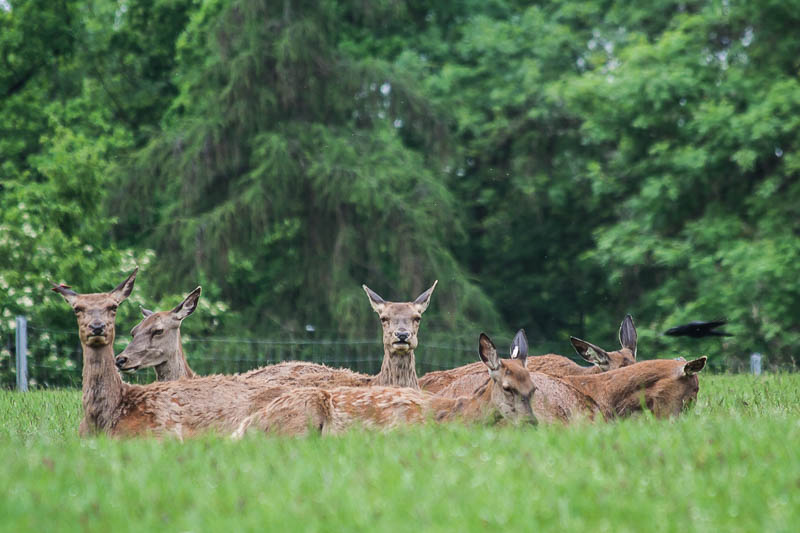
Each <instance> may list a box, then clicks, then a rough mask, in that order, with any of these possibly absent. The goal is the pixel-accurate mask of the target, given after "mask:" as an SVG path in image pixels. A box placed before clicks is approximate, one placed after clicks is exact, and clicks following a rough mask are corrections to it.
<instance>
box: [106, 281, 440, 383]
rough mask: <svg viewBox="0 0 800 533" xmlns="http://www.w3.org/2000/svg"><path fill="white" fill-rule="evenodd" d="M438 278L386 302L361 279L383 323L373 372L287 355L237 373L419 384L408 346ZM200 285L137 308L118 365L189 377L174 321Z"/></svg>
mask: <svg viewBox="0 0 800 533" xmlns="http://www.w3.org/2000/svg"><path fill="white" fill-rule="evenodd" d="M437 283H438V281H435V282H434V283H433V285H432V286H431V287H430V288H429V289H428V290H427V291H425V292H423V293H422V294H420V295H419V296H418V297H417V299H416V300H414V301H413V302H387V301H385V300H383V298H381V297H380V296H378V295H377V294H376V293H375V292H374V291H372V290H371V289H369V287H367V286H366V285H364V286H363V288H364V291H365V292H366V293H367V296H368V297H369V301H370V305H372V308H373V309H374V310H375V311H376V312H377V313H378V315H379V316H380V318H381V325H382V327H383V352H384V354H383V363H382V365H381V371H380V373H379V374H377V375H376V376H368V375H365V374H359V373H357V372H353V371H352V370H348V369H345V368H330V367H328V366H325V365H321V364H317V363H308V362H303V361H287V362H283V363H278V364H275V365H268V366H264V367H261V368H256V369H254V370H251V371H249V372H246V373H244V374H242V375H241V377H242V378H243V379H250V380H256V381H261V382H268V383H273V384H275V385H292V386H320V387H337V386H346V387H361V386H369V385H382V386H396V387H412V388H415V389H418V388H419V384H418V382H417V372H416V368H415V360H414V349H416V347H417V344H418V340H417V333H418V331H419V323H420V319H421V316H422V313H424V312H425V310H426V309H427V308H428V304H429V303H430V298H431V295H432V294H433V290H434V289H435V288H436V284H437ZM200 292H201V289H200V287H198V288H196V289H195V290H194V291H192V293H190V294H189V295H188V296H187V297H186V299H184V301H183V302H181V303H180V304H179V305H178V306H177V307H176V308H175V309H173V310H171V311H161V312H158V313H153V312H151V311H148V310H146V309H142V313H143V314H144V319H143V320H142V321H141V322H140V323H139V324H137V325H136V326H135V327H134V328H133V330H132V331H131V335H132V336H133V339H132V340H131V342H130V344H128V346H126V347H125V349H124V350H123V351H122V352H121V353H120V354H119V355H118V356H117V360H116V361H117V366H118V367H119V369H120V370H125V371H135V370H137V369H140V368H147V367H151V366H155V367H156V377H157V379H158V380H159V381H166V380H171V379H180V378H182V377H194V376H195V373H194V372H193V371H192V369H191V368H190V367H189V364H188V363H187V361H186V356H185V354H184V352H183V348H182V347H181V343H180V326H181V323H182V321H183V319H184V318H186V317H187V316H188V315H189V314H191V313H192V312H193V311H194V309H195V308H196V306H197V300H198V298H199V297H200Z"/></svg>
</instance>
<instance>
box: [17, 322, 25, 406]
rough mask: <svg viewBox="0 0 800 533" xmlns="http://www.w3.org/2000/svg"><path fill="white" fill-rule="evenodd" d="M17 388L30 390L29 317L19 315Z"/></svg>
mask: <svg viewBox="0 0 800 533" xmlns="http://www.w3.org/2000/svg"><path fill="white" fill-rule="evenodd" d="M16 359H17V389H18V390H20V391H26V390H28V319H26V318H25V317H24V316H18V317H17V357H16Z"/></svg>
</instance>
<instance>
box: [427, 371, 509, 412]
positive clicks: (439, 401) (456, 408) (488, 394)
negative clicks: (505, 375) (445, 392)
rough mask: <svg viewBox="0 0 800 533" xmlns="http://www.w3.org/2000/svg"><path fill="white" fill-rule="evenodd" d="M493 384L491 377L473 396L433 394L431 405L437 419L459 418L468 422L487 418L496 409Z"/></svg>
mask: <svg viewBox="0 0 800 533" xmlns="http://www.w3.org/2000/svg"><path fill="white" fill-rule="evenodd" d="M492 386H493V382H492V380H491V379H490V380H489V381H488V383H486V384H485V385H483V386H482V387H480V388H478V390H476V391H475V393H474V394H473V395H472V396H461V397H459V398H444V397H441V396H433V397H432V398H431V400H430V407H431V410H432V411H433V416H434V418H435V419H436V420H437V421H446V420H454V419H459V420H464V421H466V422H471V421H475V420H484V419H486V418H487V417H488V416H489V415H491V414H492V413H493V411H494V410H493V409H492Z"/></svg>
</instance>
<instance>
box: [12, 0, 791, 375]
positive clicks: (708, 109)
mask: <svg viewBox="0 0 800 533" xmlns="http://www.w3.org/2000/svg"><path fill="white" fill-rule="evenodd" d="M9 6H10V7H9V9H7V10H6V9H0V24H1V25H2V27H1V30H2V31H0V173H1V174H0V229H1V230H2V231H0V313H2V322H0V335H3V340H2V348H0V350H1V351H0V373H2V374H3V375H5V376H7V372H8V369H9V365H10V362H11V360H10V349H9V346H10V343H11V338H10V336H9V334H10V329H9V328H10V326H9V324H8V323H9V321H10V320H11V318H12V317H13V315H14V314H16V313H23V314H27V315H29V316H30V317H31V319H32V322H36V323H40V324H41V323H47V324H51V325H52V326H54V327H57V328H59V329H71V328H73V327H74V326H73V325H71V319H70V318H69V314H68V313H57V312H56V309H57V308H58V305H59V304H60V302H58V301H57V300H56V301H54V299H53V298H52V297H51V296H46V295H45V293H46V291H45V289H46V287H45V286H44V279H45V278H46V277H48V276H49V277H53V278H54V279H57V280H58V281H66V282H69V283H72V284H73V285H74V286H75V287H76V288H77V289H79V290H100V289H103V288H105V287H107V286H109V285H112V284H113V283H116V280H118V279H119V278H120V277H121V276H122V275H123V274H124V273H125V271H127V270H129V269H130V268H131V267H132V266H133V265H134V264H139V265H140V266H142V267H143V269H142V273H141V275H140V279H139V281H138V283H137V291H136V292H135V293H134V294H135V298H139V299H140V300H136V303H139V302H143V303H146V304H147V305H148V307H152V308H159V307H164V308H166V307H168V306H171V305H174V303H175V302H176V301H179V298H180V297H181V296H182V295H183V294H185V293H186V292H188V291H189V290H191V289H192V288H194V287H195V286H196V285H197V284H202V285H203V288H204V297H203V301H205V300H208V304H209V306H208V308H207V309H202V311H203V313H198V315H197V318H194V319H193V321H192V323H191V324H190V323H188V322H187V327H188V328H189V329H190V330H192V331H193V332H195V333H203V334H205V335H208V334H222V333H224V334H226V335H241V336H254V335H260V336H267V335H274V334H276V332H280V334H281V335H285V336H288V337H292V336H302V335H303V334H304V333H302V332H303V326H304V325H305V324H313V325H315V326H316V327H317V330H318V331H320V332H326V334H327V335H330V336H333V335H336V336H347V337H351V338H359V337H360V338H364V337H371V336H373V335H375V333H376V331H377V323H376V321H375V317H374V316H373V314H372V312H371V310H370V308H369V306H368V305H366V301H365V297H364V295H363V293H362V291H361V289H360V285H361V284H362V283H367V284H369V285H370V286H371V287H372V288H373V289H375V290H377V291H378V292H379V293H380V294H382V295H383V296H384V297H386V298H390V299H394V300H403V299H407V298H412V297H414V296H415V295H416V294H418V293H419V292H421V291H422V290H424V289H425V288H427V287H428V286H429V285H430V283H432V282H433V280H434V279H439V280H440V281H441V283H440V285H439V288H438V289H437V292H436V294H435V295H434V300H433V303H432V306H431V309H430V311H428V314H427V315H426V325H425V328H426V335H430V337H429V338H432V339H433V338H437V339H440V338H443V337H448V336H449V337H455V336H457V337H459V338H463V337H465V336H466V337H469V338H471V337H472V336H473V335H474V334H475V333H476V332H477V331H478V330H481V329H483V330H487V331H489V332H493V331H497V332H501V334H502V333H508V332H509V331H511V330H512V328H517V327H525V328H526V329H527V330H528V334H529V336H530V337H531V340H532V342H534V343H536V344H538V345H544V344H545V343H547V342H553V341H555V342H559V341H563V340H564V339H566V336H567V335H577V336H580V337H582V338H588V339H591V340H592V341H594V342H597V343H598V344H601V345H603V346H608V347H609V348H610V347H613V346H615V344H616V340H615V338H614V337H615V333H616V325H617V324H618V322H619V321H620V320H621V319H622V317H623V316H624V314H625V313H628V312H629V313H632V314H633V316H634V319H635V320H636V323H637V326H638V327H639V333H640V345H641V347H642V349H641V350H640V354H641V356H643V357H650V356H656V355H673V354H676V353H679V354H684V355H689V354H692V353H697V352H702V353H706V354H708V355H709V356H711V361H712V365H717V366H723V365H727V366H731V367H735V366H736V365H737V364H740V363H741V361H743V360H744V359H745V358H746V356H747V355H748V354H749V353H750V352H752V351H761V352H763V353H764V354H766V356H767V358H768V361H769V362H770V363H776V364H786V363H790V362H791V361H793V360H794V357H795V347H796V346H797V345H798V343H800V329H798V325H797V323H796V322H797V321H796V319H795V317H797V316H798V314H800V285H798V282H797V279H796V278H797V276H796V275H795V270H796V268H795V265H796V264H797V263H798V259H800V227H799V226H798V224H800V222H798V221H800V217H798V215H799V214H800V212H798V207H797V206H798V205H800V185H799V184H800V180H798V179H796V178H797V175H798V172H799V171H800V158H799V157H798V153H797V145H798V138H797V136H798V131H800V122H798V121H800V118H798V117H800V83H799V82H798V79H797V72H798V68H800V63H798V59H797V58H798V57H800V53H798V52H800V50H798V42H797V40H796V39H794V38H793V35H794V28H795V27H796V25H797V23H798V17H799V16H798V13H800V10H799V9H797V8H798V7H800V6H799V5H797V2H795V1H790V2H759V3H750V4H731V3H728V2H717V1H696V2H675V1H671V0H659V1H657V2H650V3H648V4H646V5H645V4H642V5H632V4H631V3H630V2H615V1H599V0H595V1H582V2H581V1H567V0H560V1H556V2H549V3H540V4H535V5H528V4H524V3H519V2H512V1H509V0H493V1H490V2H485V1H482V2H477V1H473V0H463V1H460V2H451V3H446V2H445V3H442V2H395V1H378V2H370V3H356V4H353V3H347V2H336V1H333V0H331V1H324V2H305V1H301V2H283V3H272V2H265V1H263V0H209V1H205V2H194V1H191V0H134V1H126V2H122V3H119V2H112V3H109V2H99V1H95V0H81V1H78V0H71V1H67V2H57V3H52V2H41V1H28V2H14V1H11V2H10V3H9ZM43 291H45V292H43ZM60 310H61V311H64V309H63V305H62V306H61V309H60ZM134 310H135V306H130V310H129V311H125V313H127V314H123V315H122V316H121V317H120V320H121V324H122V326H121V330H122V331H124V330H125V329H127V327H129V326H130V325H132V324H133V323H134V322H135V321H136V317H135V312H134ZM211 311H213V314H211ZM720 317H725V318H727V319H728V320H729V321H731V325H730V326H729V327H728V329H729V330H730V331H731V332H732V333H734V334H735V336H734V337H730V338H727V339H725V340H724V341H723V342H721V343H720V341H719V340H718V339H713V340H703V341H699V342H698V341H694V340H684V339H672V338H666V337H662V336H661V335H660V334H659V333H660V332H662V331H664V330H665V329H667V328H668V327H670V326H673V325H676V324H679V323H682V322H686V321H690V320H710V319H715V318H720ZM42 350H45V348H42ZM562 351H563V350H562ZM41 353H42V354H45V353H46V350H45V351H42V352H41ZM48 357H49V356H48ZM55 357H56V359H59V358H60V356H55ZM74 362H75V363H77V361H74Z"/></svg>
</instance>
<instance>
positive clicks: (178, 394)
mask: <svg viewBox="0 0 800 533" xmlns="http://www.w3.org/2000/svg"><path fill="white" fill-rule="evenodd" d="M136 272H137V271H134V272H133V274H131V275H130V276H129V277H128V279H126V280H125V281H124V282H123V283H121V284H120V285H119V286H118V287H117V288H116V289H114V290H113V291H111V292H109V293H99V294H77V293H75V292H74V291H72V290H70V289H69V288H68V287H66V286H63V285H60V286H55V287H54V289H53V290H54V291H56V292H58V293H60V294H61V295H62V296H63V297H64V298H65V299H66V300H67V302H68V303H69V304H70V305H71V306H72V308H73V310H74V311H75V314H76V315H77V318H78V332H79V336H80V339H81V345H82V346H83V398H82V402H83V412H84V417H83V420H82V421H81V425H80V432H81V435H87V434H95V433H107V434H109V435H115V436H132V435H141V434H153V435H175V436H178V437H185V436H191V435H194V434H197V433H199V432H204V431H209V430H217V431H222V432H225V433H229V432H230V431H233V430H234V429H235V428H237V427H238V426H239V424H240V423H241V422H242V420H244V419H245V418H246V417H247V416H248V415H249V414H251V412H252V406H254V405H262V404H263V402H264V401H267V400H268V399H270V398H274V397H277V396H278V395H279V394H280V393H281V392H283V390H284V389H278V388H275V389H270V388H269V387H267V386H264V385H263V384H259V383H255V382H253V381H249V380H245V379H242V378H241V377H238V376H208V377H203V378H196V379H191V380H178V381H169V382H160V383H153V384H150V385H146V386H140V385H128V384H126V383H124V382H123V381H122V379H121V378H120V376H119V374H118V372H117V370H116V367H115V365H114V352H113V348H112V347H113V343H114V334H115V330H114V321H115V318H116V317H115V315H116V307H117V306H118V305H119V304H120V303H122V301H124V300H125V298H127V297H128V295H129V294H130V292H131V291H132V290H133V284H134V280H135V276H136ZM100 326H102V334H98V333H97V331H99V327H100ZM257 402H260V403H257Z"/></svg>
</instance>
